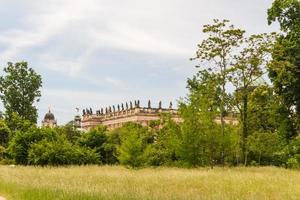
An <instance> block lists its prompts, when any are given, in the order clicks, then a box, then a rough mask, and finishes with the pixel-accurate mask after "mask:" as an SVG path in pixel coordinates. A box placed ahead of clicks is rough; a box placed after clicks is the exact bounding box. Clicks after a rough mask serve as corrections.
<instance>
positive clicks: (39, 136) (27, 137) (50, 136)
mask: <svg viewBox="0 0 300 200" xmlns="http://www.w3.org/2000/svg"><path fill="white" fill-rule="evenodd" d="M57 138H58V135H57V133H56V132H55V131H54V130H53V129H48V128H41V129H40V128H37V127H35V126H32V127H31V128H29V129H28V130H27V131H25V132H20V131H17V132H16V135H15V137H14V138H13V139H12V141H11V142H10V144H9V147H8V153H9V154H10V156H11V157H12V158H13V159H14V160H15V162H16V164H23V165H27V164H28V151H29V149H30V147H31V145H32V144H34V143H37V142H39V141H41V140H48V141H51V140H56V139H57Z"/></svg>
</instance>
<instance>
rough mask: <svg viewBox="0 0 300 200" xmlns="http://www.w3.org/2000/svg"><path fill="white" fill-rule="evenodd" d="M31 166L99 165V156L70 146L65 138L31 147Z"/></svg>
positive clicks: (91, 151)
mask: <svg viewBox="0 0 300 200" xmlns="http://www.w3.org/2000/svg"><path fill="white" fill-rule="evenodd" d="M28 161H29V164H33V165H42V166H44V165H52V166H58V165H71V164H79V165H82V164H99V163H100V159H99V155H98V154H97V153H96V152H95V151H94V150H91V149H88V148H82V147H79V146H76V145H72V144H71V143H70V142H68V141H67V140H66V139H65V138H62V137H61V138H59V139H58V140H54V141H47V140H42V141H40V142H38V143H34V144H32V145H31V148H30V150H29V155H28Z"/></svg>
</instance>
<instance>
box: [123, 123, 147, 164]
mask: <svg viewBox="0 0 300 200" xmlns="http://www.w3.org/2000/svg"><path fill="white" fill-rule="evenodd" d="M119 131H120V132H122V133H121V134H120V135H121V145H120V146H119V147H118V160H119V161H120V163H121V164H123V165H127V166H130V167H133V168H136V167H140V166H142V165H144V155H143V153H144V149H145V148H146V145H147V144H146V143H145V142H146V140H145V136H146V135H147V129H145V128H143V127H142V126H141V125H138V124H134V123H128V124H125V126H123V127H122V128H121V129H120V130H119Z"/></svg>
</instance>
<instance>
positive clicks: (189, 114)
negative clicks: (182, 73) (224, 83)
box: [179, 70, 226, 167]
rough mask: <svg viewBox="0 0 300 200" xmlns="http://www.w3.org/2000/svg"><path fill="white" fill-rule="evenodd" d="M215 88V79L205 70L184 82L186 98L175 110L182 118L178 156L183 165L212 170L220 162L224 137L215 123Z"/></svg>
mask: <svg viewBox="0 0 300 200" xmlns="http://www.w3.org/2000/svg"><path fill="white" fill-rule="evenodd" d="M219 87H220V86H218V76H217V75H216V74H213V73H210V72H208V71H207V70H202V71H199V72H198V73H197V75H196V76H194V77H193V79H189V80H188V88H189V90H190V94H189V96H188V98H187V99H186V101H185V102H181V104H180V109H179V111H180V114H181V116H182V118H183V123H182V140H181V151H180V152H181V159H182V160H183V161H184V164H187V165H191V166H199V165H200V166H205V165H210V166H211V167H213V166H214V165H215V164H217V163H223V161H224V160H223V159H224V158H225V152H226V149H225V145H224V143H223V142H224V141H226V139H225V138H226V137H225V136H226V134H225V132H224V134H223V132H221V125H219V124H217V122H216V120H215V119H216V115H217V113H218V108H219V107H218V105H219V101H220V99H219V96H218V93H219V91H220V88H219Z"/></svg>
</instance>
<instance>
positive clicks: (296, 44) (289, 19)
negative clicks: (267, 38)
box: [268, 0, 300, 136]
mask: <svg viewBox="0 0 300 200" xmlns="http://www.w3.org/2000/svg"><path fill="white" fill-rule="evenodd" d="M268 21H269V24H271V23H273V22H274V21H278V22H279V25H280V28H281V31H282V34H281V36H280V37H279V38H278V39H277V42H276V45H275V48H274V51H273V60H272V63H271V65H270V68H269V75H270V78H271V81H272V82H273V84H274V88H275V91H276V93H277V94H279V95H280V96H281V97H282V101H283V103H282V105H283V106H284V107H285V110H286V112H287V114H286V116H287V117H288V118H289V119H290V120H291V121H292V122H293V124H294V133H293V134H294V135H295V133H296V131H295V130H296V129H297V128H298V129H300V1H299V0H275V1H274V3H273V5H272V7H271V8H270V9H269V10H268ZM293 134H290V136H293Z"/></svg>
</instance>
